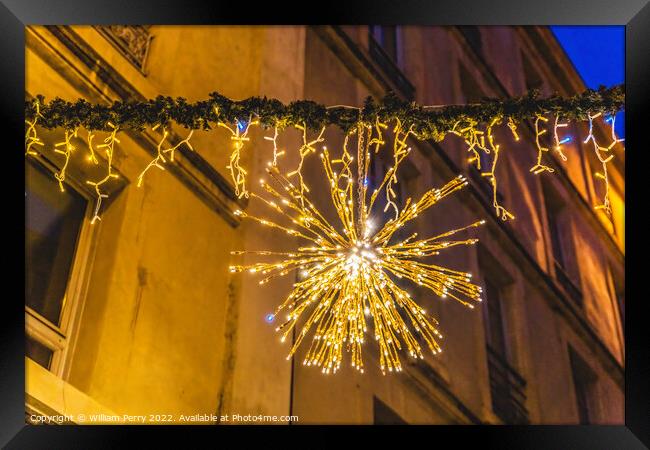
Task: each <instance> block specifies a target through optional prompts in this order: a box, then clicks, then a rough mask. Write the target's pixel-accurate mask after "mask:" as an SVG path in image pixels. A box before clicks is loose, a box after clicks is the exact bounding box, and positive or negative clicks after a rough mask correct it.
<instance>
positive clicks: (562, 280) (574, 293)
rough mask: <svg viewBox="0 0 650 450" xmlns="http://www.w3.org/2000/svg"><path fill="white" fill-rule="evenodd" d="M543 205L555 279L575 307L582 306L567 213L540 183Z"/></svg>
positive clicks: (557, 199) (558, 197) (550, 191)
mask: <svg viewBox="0 0 650 450" xmlns="http://www.w3.org/2000/svg"><path fill="white" fill-rule="evenodd" d="M542 190H543V193H544V204H545V207H546V218H547V223H548V232H549V238H550V246H551V249H550V250H551V259H552V265H553V271H554V273H555V279H556V280H557V281H558V283H559V284H560V285H561V287H562V288H563V290H564V291H565V293H566V294H567V295H568V296H569V297H570V298H571V300H573V301H574V302H575V303H576V304H577V305H582V291H581V290H580V288H579V282H578V281H577V280H578V279H579V276H578V273H577V264H576V263H575V255H574V250H573V245H572V244H571V239H570V238H569V237H570V230H569V225H570V223H569V221H568V216H567V211H566V210H565V208H564V203H563V201H562V200H561V198H560V196H559V195H558V194H557V193H556V192H555V191H554V190H553V189H552V188H551V187H550V186H549V185H548V183H546V182H542Z"/></svg>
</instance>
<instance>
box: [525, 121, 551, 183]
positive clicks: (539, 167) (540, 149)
mask: <svg viewBox="0 0 650 450" xmlns="http://www.w3.org/2000/svg"><path fill="white" fill-rule="evenodd" d="M540 120H541V121H543V122H548V119H547V118H546V117H544V116H542V115H541V114H537V117H536V118H535V145H536V146H537V163H536V164H535V165H534V166H533V167H531V168H530V172H533V173H534V174H535V175H539V174H540V173H542V172H544V171H546V172H555V169H553V168H552V167H549V166H547V165H545V164H542V156H543V155H544V153H545V152H548V151H549V149H548V147H544V146H543V145H542V143H541V142H540V141H539V138H540V137H542V136H543V135H544V134H546V132H547V130H546V129H540V127H539V121H540Z"/></svg>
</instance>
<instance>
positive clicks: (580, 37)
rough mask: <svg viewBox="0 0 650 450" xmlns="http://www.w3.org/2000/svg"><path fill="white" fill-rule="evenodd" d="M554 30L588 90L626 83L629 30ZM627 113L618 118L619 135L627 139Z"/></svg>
mask: <svg viewBox="0 0 650 450" xmlns="http://www.w3.org/2000/svg"><path fill="white" fill-rule="evenodd" d="M551 30H552V31H553V33H554V34H555V36H556V37H557V39H558V41H559V42H560V44H561V45H562V47H563V48H564V51H566V53H567V55H569V58H570V59H571V61H572V62H573V65H574V66H575V68H576V70H577V71H578V73H579V74H580V76H581V77H582V79H583V81H584V82H585V84H586V85H587V87H589V88H592V89H597V88H598V87H599V86H600V85H605V86H607V87H610V86H613V85H616V84H620V83H624V82H625V27H623V26H553V27H551ZM624 122H625V114H624V113H619V114H618V115H617V116H616V132H617V134H618V135H619V136H620V137H625V128H624Z"/></svg>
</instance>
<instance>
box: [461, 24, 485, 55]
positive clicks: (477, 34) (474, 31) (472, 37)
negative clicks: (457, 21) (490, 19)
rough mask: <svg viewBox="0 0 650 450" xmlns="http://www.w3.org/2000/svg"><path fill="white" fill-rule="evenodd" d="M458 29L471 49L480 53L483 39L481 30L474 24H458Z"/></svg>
mask: <svg viewBox="0 0 650 450" xmlns="http://www.w3.org/2000/svg"><path fill="white" fill-rule="evenodd" d="M458 29H459V30H460V32H461V33H462V34H463V36H464V37H465V39H466V40H467V43H468V44H469V45H470V47H472V49H473V50H474V51H475V52H476V53H478V54H479V55H481V54H482V53H483V39H482V38H481V30H480V29H479V27H477V26H475V25H464V26H459V27H458Z"/></svg>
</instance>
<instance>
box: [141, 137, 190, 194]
mask: <svg viewBox="0 0 650 450" xmlns="http://www.w3.org/2000/svg"><path fill="white" fill-rule="evenodd" d="M158 127H159V125H154V126H153V127H151V131H156V130H157V129H158ZM193 133H194V130H190V132H189V133H188V134H187V136H186V137H185V139H183V140H182V141H180V142H179V143H178V144H176V145H174V146H172V147H170V148H166V149H163V148H162V146H163V145H164V144H165V141H166V140H167V138H168V137H169V131H168V130H167V127H165V126H163V135H162V137H161V138H160V140H159V141H158V145H157V146H156V156H155V157H154V158H153V159H152V160H151V161H150V162H149V164H147V166H146V167H145V168H144V170H143V171H142V172H140V175H138V184H137V186H138V187H141V186H142V182H143V181H144V176H145V174H146V173H147V172H148V171H149V169H151V168H152V167H157V168H158V169H160V170H165V167H164V166H163V164H165V163H166V162H167V159H165V155H166V154H167V153H169V160H170V161H172V162H173V161H174V154H175V152H176V150H178V148H179V147H180V146H181V145H183V144H185V145H187V147H188V148H189V149H190V150H194V149H193V148H192V144H190V139H191V138H192V134H193Z"/></svg>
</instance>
